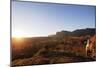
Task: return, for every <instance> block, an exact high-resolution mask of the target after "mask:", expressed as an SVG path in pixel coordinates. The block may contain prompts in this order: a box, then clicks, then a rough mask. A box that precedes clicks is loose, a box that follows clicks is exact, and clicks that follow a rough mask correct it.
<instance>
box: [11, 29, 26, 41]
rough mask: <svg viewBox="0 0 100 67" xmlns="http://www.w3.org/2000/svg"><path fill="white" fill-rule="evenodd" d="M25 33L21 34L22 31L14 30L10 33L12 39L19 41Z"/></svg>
mask: <svg viewBox="0 0 100 67" xmlns="http://www.w3.org/2000/svg"><path fill="white" fill-rule="evenodd" d="M24 34H25V32H23V31H22V30H16V31H14V32H13V33H12V37H15V38H17V39H21V38H22V37H24V36H25V35H24Z"/></svg>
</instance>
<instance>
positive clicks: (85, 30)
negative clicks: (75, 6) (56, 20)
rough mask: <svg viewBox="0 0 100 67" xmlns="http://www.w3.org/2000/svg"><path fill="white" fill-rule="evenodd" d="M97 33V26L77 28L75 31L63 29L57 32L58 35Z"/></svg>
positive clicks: (91, 34)
mask: <svg viewBox="0 0 100 67" xmlns="http://www.w3.org/2000/svg"><path fill="white" fill-rule="evenodd" d="M94 34H95V28H86V29H77V30H74V31H72V32H71V31H61V32H57V33H56V36H78V37H79V36H86V35H90V36H93V35H94Z"/></svg>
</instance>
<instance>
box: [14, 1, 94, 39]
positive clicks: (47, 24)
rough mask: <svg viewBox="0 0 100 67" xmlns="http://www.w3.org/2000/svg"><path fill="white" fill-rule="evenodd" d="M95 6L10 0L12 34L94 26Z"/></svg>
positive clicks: (49, 31)
mask: <svg viewBox="0 0 100 67" xmlns="http://www.w3.org/2000/svg"><path fill="white" fill-rule="evenodd" d="M95 9H96V7H95V6H89V5H71V4H54V3H36V2H20V1H12V36H17V35H19V36H23V37H36V36H48V35H52V34H55V33H56V32H58V31H62V30H66V31H73V30H76V29H84V28H95V23H96V22H95V15H96V13H95V12H96V11H95Z"/></svg>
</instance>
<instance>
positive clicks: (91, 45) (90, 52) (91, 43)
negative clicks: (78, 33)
mask: <svg viewBox="0 0 100 67" xmlns="http://www.w3.org/2000/svg"><path fill="white" fill-rule="evenodd" d="M86 54H87V56H88V57H89V58H92V59H93V60H96V35H94V36H93V37H91V38H90V39H89V40H88V43H87V45H86Z"/></svg>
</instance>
